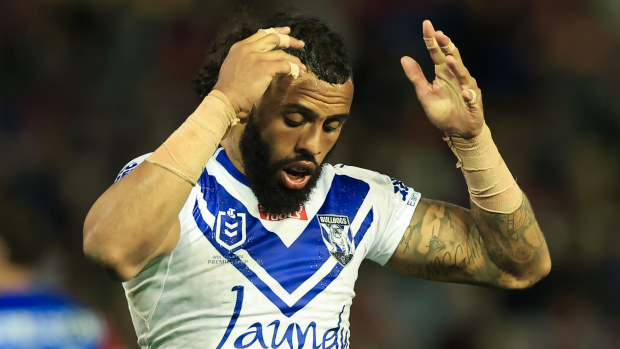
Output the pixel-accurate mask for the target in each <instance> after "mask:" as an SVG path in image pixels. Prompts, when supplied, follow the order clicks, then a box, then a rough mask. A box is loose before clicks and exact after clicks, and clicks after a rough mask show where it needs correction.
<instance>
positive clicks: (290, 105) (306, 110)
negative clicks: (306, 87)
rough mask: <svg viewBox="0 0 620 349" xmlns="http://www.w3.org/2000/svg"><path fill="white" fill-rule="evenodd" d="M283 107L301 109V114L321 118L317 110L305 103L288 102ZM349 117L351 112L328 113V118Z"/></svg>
mask: <svg viewBox="0 0 620 349" xmlns="http://www.w3.org/2000/svg"><path fill="white" fill-rule="evenodd" d="M283 107H284V109H286V110H295V111H299V112H300V113H301V114H304V115H306V116H309V117H311V118H313V119H318V118H319V114H318V113H317V112H316V111H314V110H312V109H310V108H308V107H306V106H303V105H301V104H299V103H288V104H285V105H284V106H283ZM348 117H349V114H347V113H342V114H333V115H328V116H327V118H326V119H332V118H337V119H346V118H348Z"/></svg>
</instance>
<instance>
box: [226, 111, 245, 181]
mask: <svg viewBox="0 0 620 349" xmlns="http://www.w3.org/2000/svg"><path fill="white" fill-rule="evenodd" d="M244 129H245V123H244V124H241V123H239V124H237V125H236V126H235V127H233V128H232V129H231V130H230V132H229V133H228V135H227V136H226V137H225V138H224V139H223V140H222V141H221V142H220V144H221V145H222V147H223V148H224V150H225V151H226V155H227V156H228V158H229V159H230V162H232V164H233V165H234V166H235V167H236V168H237V170H239V172H241V173H243V174H244V175H245V171H244V169H243V158H242V157H241V149H240V147H239V142H240V141H241V135H242V134H243V130H244Z"/></svg>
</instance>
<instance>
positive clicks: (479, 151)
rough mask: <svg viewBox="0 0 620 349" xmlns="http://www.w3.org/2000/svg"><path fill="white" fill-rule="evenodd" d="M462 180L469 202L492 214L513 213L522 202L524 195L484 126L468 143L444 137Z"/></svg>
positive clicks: (465, 140)
mask: <svg viewBox="0 0 620 349" xmlns="http://www.w3.org/2000/svg"><path fill="white" fill-rule="evenodd" d="M444 140H445V141H446V142H448V145H449V146H450V149H452V152H453V153H454V155H456V157H457V159H458V162H457V164H456V166H457V167H460V168H461V170H462V171H463V175H464V176H465V181H466V182H467V187H468V188H469V195H470V197H471V200H472V202H474V203H475V204H476V205H478V206H479V207H480V208H482V209H484V210H486V211H489V212H495V213H506V214H507V213H512V212H514V211H516V210H517V209H518V208H519V207H520V206H521V203H522V201H523V193H522V192H521V189H520V188H519V186H518V185H517V182H516V181H515V180H514V178H513V177H512V175H511V174H510V171H509V170H508V167H507V166H506V164H505V163H504V160H503V159H502V157H501V155H500V154H499V151H498V150H497V147H496V146H495V143H494V142H493V138H492V137H491V131H490V130H489V128H488V127H487V125H486V124H485V125H484V127H483V129H482V132H481V133H480V134H479V135H478V136H476V137H473V138H471V139H464V138H457V137H448V136H447V137H445V138H444Z"/></svg>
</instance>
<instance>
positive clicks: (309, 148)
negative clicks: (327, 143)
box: [295, 124, 321, 155]
mask: <svg viewBox="0 0 620 349" xmlns="http://www.w3.org/2000/svg"><path fill="white" fill-rule="evenodd" d="M320 144H321V127H320V126H319V125H313V124H309V125H307V127H304V128H303V129H302V132H301V133H300V135H299V138H298V140H297V144H296V146H295V150H296V151H297V152H301V151H306V152H308V153H310V154H312V155H318V154H320V152H321V151H320Z"/></svg>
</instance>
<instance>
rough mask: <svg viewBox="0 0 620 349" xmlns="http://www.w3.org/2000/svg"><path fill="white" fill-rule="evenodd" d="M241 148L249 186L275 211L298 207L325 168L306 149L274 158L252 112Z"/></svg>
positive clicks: (265, 205) (267, 206) (269, 209)
mask: <svg viewBox="0 0 620 349" xmlns="http://www.w3.org/2000/svg"><path fill="white" fill-rule="evenodd" d="M240 150H241V155H242V159H243V164H244V172H245V175H246V177H247V180H248V183H249V184H250V188H251V189H252V191H253V192H254V195H256V198H257V199H258V202H259V203H260V204H261V205H262V206H263V208H264V209H265V210H266V211H267V212H270V213H274V214H283V213H284V214H288V213H291V212H294V211H296V210H297V209H299V207H300V205H302V204H304V203H305V202H306V201H307V200H308V198H309V197H310V193H311V192H312V189H314V187H315V186H316V183H317V181H318V179H319V177H320V175H321V172H322V169H323V164H321V165H319V164H317V161H316V159H315V158H314V156H313V155H312V154H310V153H309V152H307V151H304V150H300V151H299V152H298V153H297V155H296V156H295V157H291V158H284V159H273V155H272V151H271V149H270V146H269V144H268V143H267V142H265V141H264V140H263V139H262V137H261V134H260V132H259V130H258V127H257V125H256V122H255V120H254V117H253V116H250V118H249V120H248V124H247V126H246V128H245V130H244V132H243V135H242V136H241V142H240ZM291 183H293V185H291Z"/></svg>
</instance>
